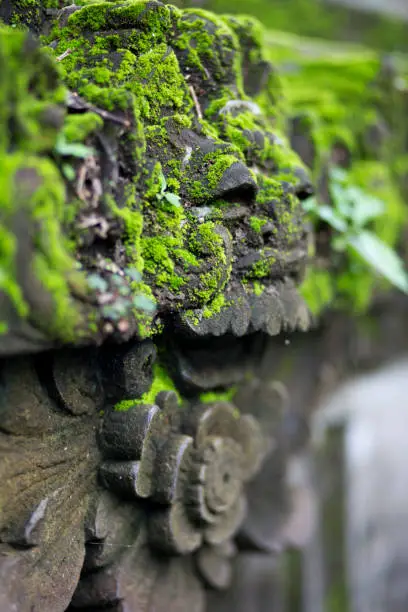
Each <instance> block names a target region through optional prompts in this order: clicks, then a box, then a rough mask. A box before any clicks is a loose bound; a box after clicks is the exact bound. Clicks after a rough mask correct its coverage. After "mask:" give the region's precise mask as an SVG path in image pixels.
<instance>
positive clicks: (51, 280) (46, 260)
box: [0, 154, 84, 341]
mask: <svg viewBox="0 0 408 612" xmlns="http://www.w3.org/2000/svg"><path fill="white" fill-rule="evenodd" d="M1 167H2V173H1V181H2V183H3V185H2V187H3V188H2V189H0V210H1V217H0V233H1V235H2V238H3V239H2V240H1V241H0V242H1V246H0V254H1V258H0V272H1V274H0V288H1V289H2V290H3V291H4V292H5V293H6V295H8V297H9V298H10V299H11V301H12V303H13V305H14V307H15V308H16V310H17V312H18V313H19V315H20V316H23V317H27V316H30V315H31V316H35V317H36V318H39V320H38V324H39V325H40V326H41V327H44V328H47V330H48V331H49V333H50V334H51V335H52V337H54V338H58V339H60V340H65V341H72V340H73V339H74V337H75V331H76V328H77V325H78V324H79V322H80V317H79V314H78V311H77V309H76V308H75V307H74V305H73V302H72V298H71V285H73V286H75V287H76V288H77V289H78V288H79V287H80V286H81V285H83V284H84V281H83V280H82V279H81V275H80V274H79V273H78V272H77V271H76V266H75V260H74V259H73V258H72V256H71V255H70V254H69V248H68V244H67V241H66V239H65V237H64V235H63V233H62V231H61V222H62V221H63V215H64V208H65V189H64V185H63V182H62V180H61V177H60V175H59V172H58V171H57V169H56V168H55V166H54V165H53V164H52V163H51V162H50V161H48V160H46V159H42V160H41V159H39V158H36V157H31V158H30V157H28V156H25V155H17V154H15V155H10V156H7V157H4V158H3V159H2V160H1ZM35 185H36V187H34V186H35ZM16 214H20V215H23V218H24V219H25V223H26V224H27V228H29V231H30V232H32V239H33V245H32V253H31V254H30V255H29V256H31V257H32V261H31V267H32V273H33V274H34V275H35V277H36V278H37V279H38V281H39V282H40V283H41V285H42V286H43V287H44V288H45V289H46V290H47V292H48V294H49V295H50V297H51V298H52V300H53V309H52V316H51V318H50V315H49V313H47V314H46V315H45V316H46V318H47V320H41V313H40V312H38V313H31V311H30V304H29V303H28V302H27V301H26V298H25V297H24V295H23V293H22V289H21V286H20V283H19V281H18V278H17V254H18V250H19V249H20V248H21V246H20V245H18V244H17V241H16V238H15V236H14V234H13V233H12V230H11V228H12V226H13V218H14V215H16ZM35 227H36V228H37V229H36V231H35V232H34V231H33V229H34V228H35ZM28 253H30V251H28Z"/></svg>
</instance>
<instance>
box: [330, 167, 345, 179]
mask: <svg viewBox="0 0 408 612" xmlns="http://www.w3.org/2000/svg"><path fill="white" fill-rule="evenodd" d="M329 176H330V179H331V180H332V181H333V182H337V183H346V182H347V178H348V175H347V172H346V170H343V168H340V167H339V166H333V167H332V168H330V169H329Z"/></svg>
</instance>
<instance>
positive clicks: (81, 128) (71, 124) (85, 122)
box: [63, 113, 103, 142]
mask: <svg viewBox="0 0 408 612" xmlns="http://www.w3.org/2000/svg"><path fill="white" fill-rule="evenodd" d="M102 126H103V119H102V118H101V117H100V116H99V115H97V114H96V113H83V114H81V115H68V116H67V118H66V121H65V124H64V128H63V134H64V136H65V139H66V140H67V142H83V141H84V140H85V139H86V138H87V136H89V135H90V134H91V133H92V132H95V130H97V129H98V128H101V127H102Z"/></svg>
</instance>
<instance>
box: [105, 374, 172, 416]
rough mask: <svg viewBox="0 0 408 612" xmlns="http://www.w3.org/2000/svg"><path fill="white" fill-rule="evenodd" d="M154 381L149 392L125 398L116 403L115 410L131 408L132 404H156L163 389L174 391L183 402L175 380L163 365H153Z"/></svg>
mask: <svg viewBox="0 0 408 612" xmlns="http://www.w3.org/2000/svg"><path fill="white" fill-rule="evenodd" d="M153 374H154V376H153V383H152V386H151V387H150V389H149V391H147V393H144V394H143V395H142V397H140V398H136V399H125V400H123V401H121V402H119V403H118V404H116V405H115V410H119V411H120V410H122V411H124V410H129V408H131V407H132V406H135V405H142V404H154V403H155V400H156V396H157V394H158V393H160V392H161V391H174V392H175V393H176V395H177V398H178V400H179V402H181V401H182V400H181V396H180V394H179V392H178V391H177V389H176V387H175V385H174V382H173V381H172V379H171V377H170V375H169V373H168V372H167V370H166V369H165V367H164V366H163V365H159V364H154V366H153Z"/></svg>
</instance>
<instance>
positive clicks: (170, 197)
mask: <svg viewBox="0 0 408 612" xmlns="http://www.w3.org/2000/svg"><path fill="white" fill-rule="evenodd" d="M166 189H167V181H166V177H165V176H164V174H163V173H161V175H160V192H159V193H158V194H156V198H157V199H158V200H159V201H161V200H163V198H164V199H165V200H167V202H168V203H169V204H171V205H172V206H181V201H180V197H179V196H178V195H176V194H175V193H171V192H170V191H166Z"/></svg>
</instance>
